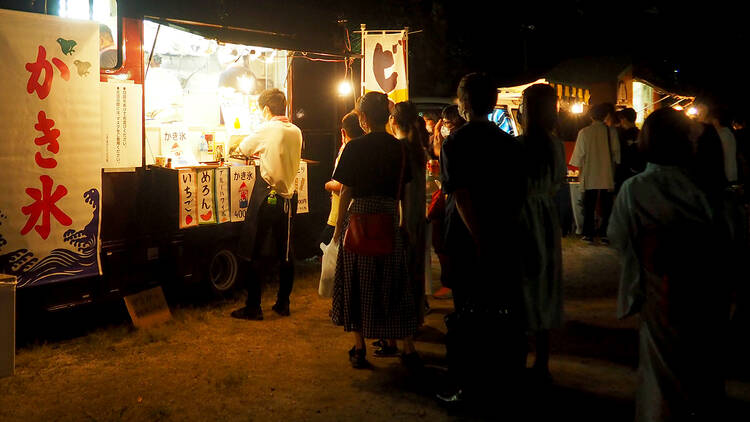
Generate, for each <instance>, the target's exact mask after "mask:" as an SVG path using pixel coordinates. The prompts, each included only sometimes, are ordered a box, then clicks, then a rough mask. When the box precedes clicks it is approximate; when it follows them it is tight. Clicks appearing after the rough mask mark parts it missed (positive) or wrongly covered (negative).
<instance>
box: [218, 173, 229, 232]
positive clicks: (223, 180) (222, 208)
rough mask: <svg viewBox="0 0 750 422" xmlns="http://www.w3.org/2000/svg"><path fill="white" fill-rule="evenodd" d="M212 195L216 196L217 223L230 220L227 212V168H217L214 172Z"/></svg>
mask: <svg viewBox="0 0 750 422" xmlns="http://www.w3.org/2000/svg"><path fill="white" fill-rule="evenodd" d="M214 182H215V185H214V195H215V196H216V218H217V220H218V223H219V224H221V223H228V222H230V221H231V220H232V215H231V213H230V212H229V169H228V168H226V167H220V168H217V169H216V171H215V173H214Z"/></svg>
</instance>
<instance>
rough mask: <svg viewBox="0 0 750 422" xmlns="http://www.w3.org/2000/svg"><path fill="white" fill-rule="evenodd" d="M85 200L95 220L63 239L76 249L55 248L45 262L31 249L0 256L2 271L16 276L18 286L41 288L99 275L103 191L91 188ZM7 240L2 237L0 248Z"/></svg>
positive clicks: (65, 235) (84, 197)
mask: <svg viewBox="0 0 750 422" xmlns="http://www.w3.org/2000/svg"><path fill="white" fill-rule="evenodd" d="M83 199H84V201H85V202H86V203H87V204H89V205H91V207H92V208H93V216H92V218H91V221H90V222H89V223H88V224H87V225H86V227H84V228H83V229H82V230H79V231H76V230H67V231H66V232H65V233H64V234H63V240H64V241H65V242H66V243H68V244H70V245H71V246H72V247H73V249H72V250H71V249H54V250H53V251H52V252H50V254H49V255H47V256H45V257H44V258H42V259H39V258H37V257H35V256H34V253H33V252H31V251H29V250H28V249H18V250H16V251H13V252H10V253H8V254H5V255H2V256H0V268H2V270H3V272H5V273H6V274H11V275H14V276H16V278H17V279H18V287H24V286H32V285H41V284H47V283H53V282H56V281H62V280H69V279H71V278H80V277H85V276H91V275H98V274H99V265H98V253H99V248H98V242H99V191H98V190H97V189H90V190H88V191H87V192H86V193H84V194H83ZM3 243H4V239H2V238H1V237H0V246H2V244H3Z"/></svg>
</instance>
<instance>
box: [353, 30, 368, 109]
mask: <svg viewBox="0 0 750 422" xmlns="http://www.w3.org/2000/svg"><path fill="white" fill-rule="evenodd" d="M359 29H360V31H362V41H361V42H360V43H359V44H360V48H361V51H360V54H362V59H361V62H360V69H361V70H360V71H361V72H362V73H361V75H360V77H359V80H360V88H359V95H360V96H362V95H365V61H367V58H366V57H365V38H366V36H367V25H365V24H360V25H359ZM355 104H356V100H355Z"/></svg>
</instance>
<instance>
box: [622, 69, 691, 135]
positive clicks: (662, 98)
mask: <svg viewBox="0 0 750 422" xmlns="http://www.w3.org/2000/svg"><path fill="white" fill-rule="evenodd" d="M667 85H670V84H668V82H667V81H664V80H661V79H660V78H659V77H658V76H657V75H656V74H655V73H653V72H651V71H650V70H649V69H647V68H646V67H644V66H639V65H635V64H632V65H629V66H627V67H626V68H625V69H624V70H623V71H622V72H620V74H619V75H618V77H617V105H616V106H617V108H618V109H623V108H628V107H629V108H632V109H634V110H635V112H636V120H635V123H636V125H637V126H638V127H640V126H641V125H643V121H644V120H645V119H646V117H648V115H649V114H651V113H652V112H653V111H654V110H658V109H660V108H662V107H672V108H674V109H675V110H679V111H682V110H684V111H685V112H686V113H687V114H688V115H692V114H695V113H696V110H695V109H693V108H692V106H693V102H694V101H695V96H692V95H689V94H687V93H678V92H676V91H679V90H678V89H674V88H671V89H670V88H667Z"/></svg>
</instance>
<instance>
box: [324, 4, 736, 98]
mask: <svg viewBox="0 0 750 422" xmlns="http://www.w3.org/2000/svg"><path fill="white" fill-rule="evenodd" d="M737 4H739V3H735V4H734V5H732V3H730V2H721V1H719V2H716V1H711V2H706V1H703V2H656V1H639V0H635V1H621V2H604V1H593V0H588V1H586V0H583V1H582V0H559V1H555V2H549V3H547V2H532V1H527V2H523V1H521V2H477V1H443V0H433V1H403V0H402V1H390V0H387V1H379V2H377V3H376V5H374V6H368V5H366V4H365V3H364V2H362V3H358V4H353V3H342V4H339V5H338V6H337V7H338V12H337V13H338V14H339V15H340V16H341V17H345V18H346V19H348V20H349V22H350V27H352V28H358V25H359V23H361V22H366V23H367V24H368V28H372V29H376V28H377V29H381V28H386V29H389V28H398V27H401V26H406V25H408V26H409V27H410V28H413V29H414V30H417V29H422V30H424V32H423V33H420V34H415V35H413V36H412V38H411V39H410V41H411V49H412V51H411V56H410V68H411V72H412V73H411V75H410V76H411V77H410V79H411V89H412V92H413V93H414V95H451V94H452V93H453V90H454V87H455V86H456V83H457V81H458V79H459V78H460V77H461V75H462V74H464V73H467V72H469V71H476V70H483V71H487V72H489V73H491V74H493V75H494V76H495V78H496V79H497V80H498V83H499V84H503V85H509V84H513V83H520V82H528V81H531V80H534V79H536V78H537V77H539V76H541V75H543V73H544V72H546V71H548V70H550V69H551V68H552V67H554V66H555V65H556V64H557V63H559V62H560V61H562V60H565V59H575V58H581V57H591V56H618V57H626V58H630V59H632V60H633V61H636V62H639V63H644V64H647V65H648V66H649V68H651V69H653V70H654V71H655V72H657V73H659V74H660V75H663V78H664V79H665V80H668V81H669V82H670V83H672V84H674V85H676V86H677V87H679V88H681V89H683V90H684V89H687V90H690V91H692V92H693V93H696V94H704V93H714V94H717V95H723V96H724V97H727V96H729V97H735V98H737V97H740V96H744V95H746V93H747V91H748V88H746V86H747V85H748V83H747V82H743V80H742V77H743V76H744V75H746V74H747V73H748V72H747V69H746V67H745V65H744V63H742V62H743V61H744V57H745V56H746V55H747V52H746V51H747V47H746V46H747V41H748V39H749V38H750V37H748V29H747V28H748V23H750V22H748V20H747V18H746V16H747V15H746V14H744V13H743V12H744V10H742V9H739V8H740V7H741V6H738V5H737ZM675 70H676V71H677V72H675ZM436 76H437V77H436Z"/></svg>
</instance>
